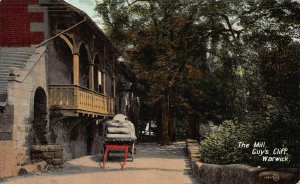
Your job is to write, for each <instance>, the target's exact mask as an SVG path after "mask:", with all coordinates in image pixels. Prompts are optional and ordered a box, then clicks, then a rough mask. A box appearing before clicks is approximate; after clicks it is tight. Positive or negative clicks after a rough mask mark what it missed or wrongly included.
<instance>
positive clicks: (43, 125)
mask: <svg viewBox="0 0 300 184" xmlns="http://www.w3.org/2000/svg"><path fill="white" fill-rule="evenodd" d="M47 126H48V113H47V97H46V93H45V91H44V90H43V88H41V87H39V88H37V90H36V91H35V94H34V120H33V132H34V136H33V145H40V144H42V145H43V144H47V132H48V131H47V130H48V129H47Z"/></svg>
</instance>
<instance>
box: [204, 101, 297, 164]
mask: <svg viewBox="0 0 300 184" xmlns="http://www.w3.org/2000/svg"><path fill="white" fill-rule="evenodd" d="M288 114H289V113H288V112H287V110H286V109H285V108H277V107H275V106H271V105H270V106H269V107H268V109H267V111H266V113H262V112H251V113H248V114H247V115H246V116H245V117H244V118H243V119H242V120H240V121H233V120H227V121H224V122H223V123H222V125H221V126H220V127H219V129H218V130H217V131H216V132H214V133H213V134H211V135H210V136H208V137H207V138H206V139H204V140H203V141H202V142H201V143H200V153H201V160H202V161H203V162H206V163H215V164H233V163H240V164H241V163H242V164H248V165H253V166H265V167H270V168H276V167H285V166H295V164H296V163H297V162H298V160H297V158H298V157H297V155H298V154H299V141H298V144H297V142H296V141H295V140H297V138H298V137H296V135H298V134H296V132H298V131H299V124H297V123H295V121H293V120H292V119H289V118H288ZM239 142H245V143H246V144H250V145H249V148H239V147H238V144H239ZM254 142H266V147H265V148H262V149H261V150H264V149H266V150H269V156H272V151H273V149H274V148H276V147H277V148H283V147H287V148H288V150H289V151H288V153H289V155H288V157H289V160H290V161H289V162H264V161H263V160H262V157H261V156H258V155H253V154H252V150H253V144H254ZM295 143H296V144H297V145H295ZM279 156H281V155H279Z"/></svg>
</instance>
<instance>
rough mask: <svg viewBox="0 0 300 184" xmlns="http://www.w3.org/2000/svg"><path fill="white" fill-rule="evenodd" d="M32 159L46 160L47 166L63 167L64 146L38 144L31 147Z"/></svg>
mask: <svg viewBox="0 0 300 184" xmlns="http://www.w3.org/2000/svg"><path fill="white" fill-rule="evenodd" d="M30 155H31V160H33V161H42V160H43V161H45V162H46V163H47V166H46V167H47V168H48V169H49V170H51V169H53V168H54V169H58V168H63V147H62V146H61V145H37V146H32V147H31V149H30Z"/></svg>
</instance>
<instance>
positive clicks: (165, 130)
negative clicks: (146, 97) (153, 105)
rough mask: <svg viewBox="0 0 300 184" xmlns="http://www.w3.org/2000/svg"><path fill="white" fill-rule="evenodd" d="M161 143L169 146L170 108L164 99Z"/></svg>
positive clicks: (162, 101) (162, 104) (162, 102)
mask: <svg viewBox="0 0 300 184" xmlns="http://www.w3.org/2000/svg"><path fill="white" fill-rule="evenodd" d="M161 113H162V116H161V125H162V126H161V129H162V130H161V143H162V145H165V144H169V133H168V132H169V106H168V102H167V101H166V100H165V99H164V98H163V99H162V100H161Z"/></svg>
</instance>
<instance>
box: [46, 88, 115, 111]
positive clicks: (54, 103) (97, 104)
mask: <svg viewBox="0 0 300 184" xmlns="http://www.w3.org/2000/svg"><path fill="white" fill-rule="evenodd" d="M49 103H50V109H58V110H59V111H60V112H61V113H62V114H63V115H64V116H80V115H83V116H113V115H114V112H115V109H114V107H115V101H114V99H113V98H109V97H107V96H105V95H103V94H100V93H97V92H95V91H92V90H89V89H86V88H83V87H80V86H76V85H51V86H50V89H49Z"/></svg>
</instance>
